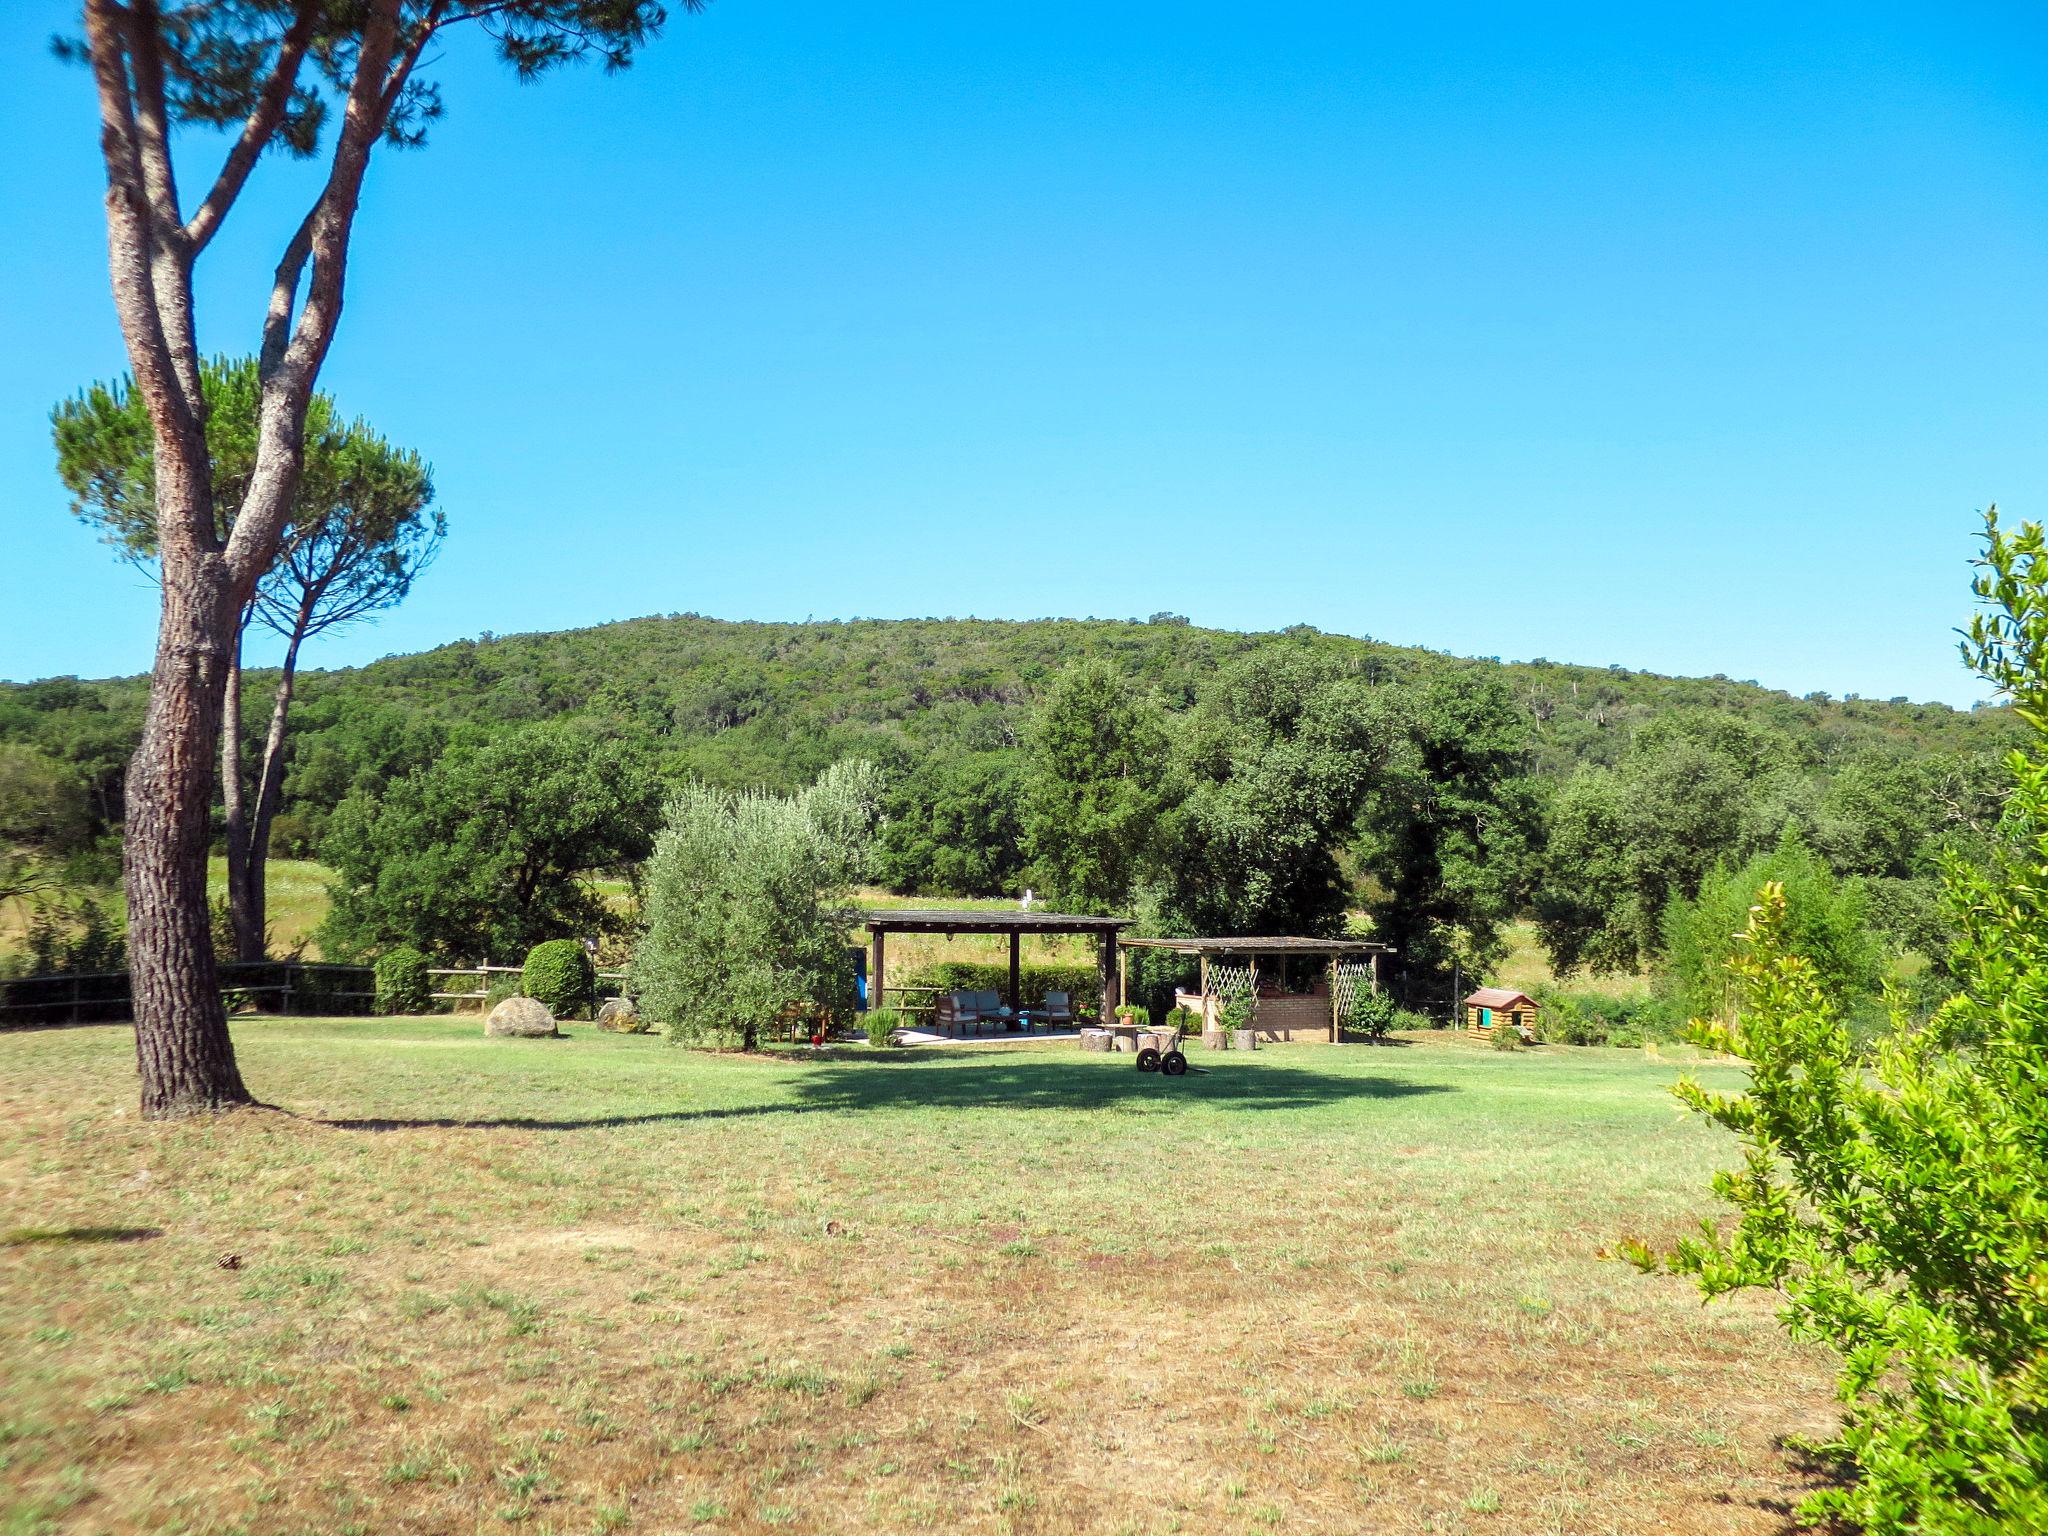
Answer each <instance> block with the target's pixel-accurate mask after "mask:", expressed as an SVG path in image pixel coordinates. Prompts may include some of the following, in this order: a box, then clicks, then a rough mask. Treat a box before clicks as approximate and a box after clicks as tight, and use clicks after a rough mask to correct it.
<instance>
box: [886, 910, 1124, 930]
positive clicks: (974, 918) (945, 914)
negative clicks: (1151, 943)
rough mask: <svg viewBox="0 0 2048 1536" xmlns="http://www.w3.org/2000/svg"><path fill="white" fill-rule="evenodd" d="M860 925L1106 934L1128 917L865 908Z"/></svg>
mask: <svg viewBox="0 0 2048 1536" xmlns="http://www.w3.org/2000/svg"><path fill="white" fill-rule="evenodd" d="M860 916H861V921H862V922H864V923H865V924H866V925H867V929H868V932H870V933H1107V934H1114V933H1116V932H1118V931H1119V930H1121V929H1124V928H1128V927H1129V926H1130V923H1131V920H1130V919H1129V918H1128V917H1087V916H1081V915H1079V914H1076V913H1072V912H1026V911H1024V910H1022V909H1021V908H1019V909H1018V910H1016V911H1013V912H1011V911H1004V910H1002V909H1001V908H989V907H978V908H977V907H960V908H946V907H869V908H866V909H864V910H863V911H862V912H861V914H860Z"/></svg>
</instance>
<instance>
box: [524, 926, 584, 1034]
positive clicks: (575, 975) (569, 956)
mask: <svg viewBox="0 0 2048 1536" xmlns="http://www.w3.org/2000/svg"><path fill="white" fill-rule="evenodd" d="M519 990H520V991H521V992H523V993H525V994H526V996H528V997H530V998H532V999H533V1000H534V1001H535V1002H537V1003H546V1004H547V1006H548V1011H549V1012H550V1013H552V1014H553V1015H554V1016H555V1017H556V1018H558V1019H573V1018H578V1017H587V1016H588V1015H589V1014H590V1013H591V1011H592V1010H593V1009H595V1008H596V1007H597V968H596V967H595V966H593V965H592V964H591V963H590V956H589V955H588V954H587V953H586V952H585V951H584V948H583V946H582V944H580V943H578V942H577V941H576V940H575V939H549V940H548V941H547V942H546V943H545V944H536V945H534V946H533V948H532V949H530V950H528V951H527V955H526V965H525V968H524V969H523V970H521V972H520V973H519Z"/></svg>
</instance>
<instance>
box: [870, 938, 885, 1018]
mask: <svg viewBox="0 0 2048 1536" xmlns="http://www.w3.org/2000/svg"><path fill="white" fill-rule="evenodd" d="M868 1006H869V1007H870V1008H880V1007H882V1006H883V1004H882V930H881V929H879V928H877V929H876V930H875V953H874V957H873V958H872V959H871V960H870V961H869V962H868Z"/></svg>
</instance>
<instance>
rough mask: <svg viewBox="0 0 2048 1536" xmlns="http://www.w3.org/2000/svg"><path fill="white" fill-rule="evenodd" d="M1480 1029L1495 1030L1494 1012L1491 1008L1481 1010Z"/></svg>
mask: <svg viewBox="0 0 2048 1536" xmlns="http://www.w3.org/2000/svg"><path fill="white" fill-rule="evenodd" d="M1479 1027H1480V1028H1481V1029H1491V1028H1493V1010H1492V1009H1491V1008H1482V1009H1480V1010H1479Z"/></svg>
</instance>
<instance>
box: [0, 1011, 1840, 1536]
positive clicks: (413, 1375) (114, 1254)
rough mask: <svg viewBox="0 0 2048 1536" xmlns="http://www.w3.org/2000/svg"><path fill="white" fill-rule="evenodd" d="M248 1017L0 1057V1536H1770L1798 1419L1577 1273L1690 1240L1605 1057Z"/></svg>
mask: <svg viewBox="0 0 2048 1536" xmlns="http://www.w3.org/2000/svg"><path fill="white" fill-rule="evenodd" d="M237 1031H238V1040H239V1042H240V1045H241V1049H242V1052H243V1060H244V1066H245V1070H246V1071H247V1073H248V1075H249V1077H250V1080H251V1081H252V1083H254V1084H255V1085H256V1086H257V1088H258V1090H259V1091H260V1092H262V1093H264V1094H265V1095H266V1096H267V1097H269V1098H271V1099H273V1100H275V1101H277V1102H279V1103H281V1104H284V1105H287V1106H289V1111H290V1112H289V1113H280V1112H267V1111H266V1112H253V1113H246V1114H238V1115H234V1116H229V1117H224V1118H222V1119H219V1120H216V1121H214V1122H211V1123H205V1124H185V1125H174V1126H150V1125H143V1124H140V1123H138V1122H137V1121H136V1119H135V1118H134V1115H133V1111H132V1107H131V1104H132V1099H133V1091H134V1090H133V1083H132V1070H133V1069H132V1057H131V1054H130V1046H129V1042H128V1037H127V1034H126V1032H125V1031H122V1030H119V1029H112V1028H91V1029H76V1030H63V1031H48V1032H41V1033H35V1034H22V1035H13V1036H9V1037H6V1038H5V1039H4V1040H0V1053H4V1054H0V1127H4V1129H0V1180H4V1184H0V1187H4V1188H5V1190H6V1199H7V1209H8V1212H9V1214H8V1215H7V1216H6V1217H5V1225H6V1226H7V1227H12V1228H16V1229H18V1230H14V1231H11V1232H5V1233H0V1374H4V1376H5V1379H6V1381H7V1383H8V1390H7V1394H6V1403H5V1407H4V1409H0V1530H6V1531H33V1530H43V1529H47V1530H53V1531H67V1530H81V1531H84V1530H93V1531H99V1530H109V1531H123V1530H191V1531H202V1530H204V1531H231V1530H246V1531H251V1532H258V1531H260V1532H273V1531H275V1532H293V1531H307V1532H313V1531H318V1532H322V1533H337V1532H345V1531H360V1532H377V1533H384V1532H415V1531H416V1532H442V1531H447V1532H473V1531H515V1530H530V1531H534V1532H541V1531H548V1532H572V1531H589V1532H600V1531H615V1530H636V1531H659V1532H671V1531H691V1530H705V1531H718V1532H742V1531H747V1532H751V1531H774V1530H790V1531H820V1532H827V1531H829V1532H839V1531H904V1530H922V1529H930V1530H935V1531H987V1532H1019V1533H1022V1532H1047V1533H1052V1532H1070V1531H1088V1532H1095V1531H1101V1532H1122V1531H1132V1532H1168V1531H1185V1532H1204V1533H1206V1532H1217V1531H1225V1532H1237V1531H1244V1532H1264V1531H1295V1532H1304V1533H1308V1532H1314V1533H1321V1532H1330V1531H1350V1530H1361V1531H1363V1530H1370V1531H1374V1532H1387V1533H1406V1532H1425V1531H1427V1532H1433V1533H1448V1532H1525V1531H1526V1532H1559V1533H1581V1532H1586V1533H1590V1532H1609V1531H1611V1532H1639V1531H1645V1530H1669V1531H1678V1532H1697V1533H1707V1532H1713V1533H1723V1532H1725V1533H1737V1532H1756V1533H1762V1532H1775V1531H1778V1530H1781V1529H1782V1528H1783V1525H1784V1522H1783V1517H1782V1515H1780V1514H1779V1513H1777V1510H1778V1508H1779V1507H1780V1504H1781V1501H1783V1500H1784V1499H1786V1498H1787V1497H1788V1496H1790V1494H1791V1493H1792V1492H1793V1491H1794V1488H1795V1484H1796V1478H1795V1477H1794V1475H1793V1474H1792V1472H1791V1471H1790V1469H1789V1468H1788V1466H1787V1463H1786V1461H1785V1459H1784V1457H1783V1456H1782V1455H1781V1454H1780V1453H1779V1452H1778V1451H1777V1450H1776V1449H1775V1441H1776V1439H1777V1437H1779V1436H1781V1435H1783V1434H1785V1433H1787V1432H1793V1431H1799V1430H1812V1429H1815V1428H1817V1427H1820V1426H1821V1425H1822V1424H1824V1423H1825V1422H1826V1420H1825V1412H1826V1407H1827V1394H1826V1373H1825V1371H1824V1369H1823V1368H1822V1363H1821V1362H1820V1361H1819V1360H1817V1359H1816V1358H1815V1357H1813V1356H1811V1355H1809V1354H1806V1353H1804V1352H1801V1351H1797V1350H1794V1349H1793V1348H1791V1347H1790V1346H1788V1345H1787V1344H1785V1343H1784V1342H1783V1341H1782V1340H1781V1339H1780V1337H1779V1336H1778V1334H1777V1333H1776V1331H1775V1329H1774V1328H1773V1327H1772V1325H1771V1324H1770V1322H1769V1320H1768V1317H1767V1316H1766V1315H1765V1313H1764V1312H1763V1311H1762V1310H1761V1309H1760V1308H1758V1307H1756V1306H1746V1305H1745V1306H1734V1307H1723V1308H1715V1309H1706V1310H1703V1309H1702V1308H1701V1307H1700V1306H1699V1305H1698V1303H1697V1300H1696V1298H1695V1297H1694V1296H1693V1295H1692V1294H1691V1293H1690V1292H1689V1291H1688V1290H1687V1289H1686V1288H1685V1287H1683V1286H1682V1285H1680V1284H1678V1283H1677V1282H1663V1281H1646V1280H1642V1279H1639V1278H1637V1277H1635V1276H1634V1275H1633V1274H1632V1273H1629V1272H1626V1271H1624V1270H1622V1269H1620V1268H1619V1267H1618V1266H1615V1265H1613V1264H1609V1263H1603V1262H1601V1261H1600V1260H1598V1259H1597V1258H1596V1257H1595V1253H1596V1250H1598V1249H1599V1248H1600V1247H1601V1246H1603V1245H1604V1244H1606V1243H1607V1242H1609V1241H1610V1240H1611V1239H1612V1238H1613V1237H1614V1236H1615V1235H1616V1234H1617V1233H1619V1232H1622V1231H1635V1232H1640V1233H1645V1234H1649V1235H1668V1234H1671V1233H1674V1232H1676V1231H1677V1230H1678V1229H1679V1228H1680V1227H1681V1226H1683V1225H1685V1224H1686V1223H1687V1222H1689V1221H1690V1220H1692V1219H1695V1218H1696V1217H1697V1215H1698V1214H1699V1213H1700V1212H1701V1211H1702V1210H1703V1209H1705V1208H1706V1203H1707V1202H1706V1200H1705V1198H1704V1196H1703V1195H1702V1193H1701V1190H1702V1186H1703V1179H1704V1175H1705V1172H1706V1170H1707V1168H1708V1166H1709V1165H1710V1162H1711V1160H1712V1156H1713V1154H1714V1153H1715V1151H1716V1150H1717V1149H1716V1147H1715V1144H1714V1141H1713V1139H1712V1137H1711V1135H1710V1134H1709V1133H1707V1132H1705V1131H1704V1130H1702V1129H1701V1128H1700V1127H1697V1126H1694V1125H1692V1124H1690V1123H1688V1122H1686V1121H1684V1120H1682V1119H1681V1118H1679V1115H1678V1113H1677V1111H1676V1108H1675V1106H1674V1105H1672V1104H1671V1102H1670V1101H1669V1100H1668V1098H1666V1097H1665V1096H1664V1095H1663V1094H1662V1092H1661V1089H1662V1087H1663V1085H1664V1084H1665V1083H1666V1082H1668V1081H1669V1079H1670V1077H1671V1076H1672V1075H1673V1073H1674V1071H1675V1070H1676V1069H1675V1068H1674V1067H1672V1066H1671V1065H1669V1064H1667V1063H1657V1062H1648V1061H1645V1060H1644V1059H1643V1057H1642V1056H1641V1055H1639V1054H1637V1055H1629V1054H1624V1053H1620V1052H1595V1051H1577V1052H1563V1051H1550V1052H1535V1053H1525V1054H1523V1055H1519V1056H1512V1057H1505V1058H1503V1057H1498V1056H1496V1055H1495V1054H1494V1053H1492V1052H1490V1051H1483V1050H1477V1049H1471V1048H1467V1047H1465V1046H1464V1045H1463V1044H1462V1042H1457V1041H1442V1040H1436V1039H1430V1040H1425V1041H1421V1042H1418V1043H1413V1044H1410V1045H1407V1046H1404V1047H1401V1048H1389V1049H1372V1048H1367V1047H1354V1048H1347V1049H1342V1050H1332V1049H1328V1048H1321V1049H1318V1048H1313V1047H1298V1048H1295V1049H1293V1050H1291V1051H1290V1050H1273V1051H1267V1052H1263V1053H1259V1054H1256V1055H1242V1054H1239V1055H1229V1056H1223V1057H1218V1058H1216V1059H1215V1060H1214V1061H1213V1062H1207V1063H1205V1064H1208V1065H1213V1066H1214V1068H1215V1070H1214V1072H1213V1073H1212V1074H1211V1075H1210V1076H1207V1077H1190V1078H1187V1079H1183V1080H1182V1081H1181V1082H1179V1083H1177V1084H1176V1083H1172V1082H1169V1081H1164V1080H1161V1079H1159V1078H1156V1077H1142V1076H1140V1075H1139V1074H1137V1073H1135V1072H1133V1071H1131V1070H1130V1068H1129V1067H1128V1065H1127V1064H1124V1063H1121V1062H1118V1061H1116V1060H1113V1059H1106V1058H1102V1057H1096V1056H1084V1055H1082V1054H1081V1053H1079V1052H1077V1051H1074V1050H1073V1049H1072V1048H1071V1046H1066V1047H1054V1046H1042V1047H1029V1046H1025V1047H1015V1046H1011V1047H998V1048H992V1049H987V1050H976V1049H950V1050H947V1051H944V1052H933V1053H929V1054H927V1055H924V1056H919V1055H917V1054H915V1053H892V1054H888V1055H874V1056H868V1055H865V1054H863V1053H841V1054H839V1055H838V1056H836V1057H832V1058H828V1059H823V1060H811V1059H804V1058H797V1057H790V1058H783V1059H764V1058H751V1059H741V1058H715V1057H706V1056H701V1055H695V1054H689V1053H684V1052H681V1051H677V1050H674V1049H672V1048H670V1047H668V1046H667V1045H666V1044H665V1043H664V1042H662V1041H659V1040H654V1039H649V1038H646V1037H631V1036H611V1035H603V1034H599V1033H597V1032H595V1031H593V1030H590V1029H583V1028H576V1027H573V1026H572V1027H571V1030H570V1038H569V1039H567V1040H564V1041H512V1040H506V1041H496V1040H493V1041H486V1040H484V1039H482V1038H481V1037H479V1036H478V1035H477V1033H476V1025H475V1023H474V1021H473V1020H472V1021H451V1020H403V1021H384V1022H370V1021H363V1022H354V1021H332V1022H330V1021H290V1022H283V1021H252V1022H245V1023H240V1024H238V1025H237ZM224 1261H232V1262H233V1267H222V1265H223V1262H224Z"/></svg>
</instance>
